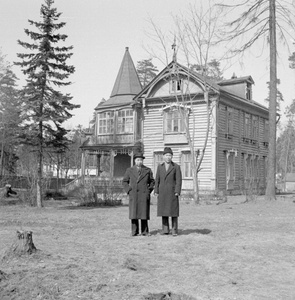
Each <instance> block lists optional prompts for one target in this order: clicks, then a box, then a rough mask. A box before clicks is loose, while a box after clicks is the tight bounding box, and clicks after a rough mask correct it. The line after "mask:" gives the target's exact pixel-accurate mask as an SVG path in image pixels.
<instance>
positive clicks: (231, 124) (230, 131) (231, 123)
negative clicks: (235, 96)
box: [226, 106, 234, 139]
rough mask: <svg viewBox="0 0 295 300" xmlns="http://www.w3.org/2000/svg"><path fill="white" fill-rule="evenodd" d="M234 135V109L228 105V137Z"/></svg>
mask: <svg viewBox="0 0 295 300" xmlns="http://www.w3.org/2000/svg"><path fill="white" fill-rule="evenodd" d="M233 135H234V109H233V108H232V107H229V106H226V137H227V138H228V139H231V138H233Z"/></svg>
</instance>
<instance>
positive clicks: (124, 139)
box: [91, 133, 134, 145]
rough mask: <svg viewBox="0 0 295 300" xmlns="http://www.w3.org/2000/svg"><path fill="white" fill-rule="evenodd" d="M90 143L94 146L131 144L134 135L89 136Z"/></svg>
mask: <svg viewBox="0 0 295 300" xmlns="http://www.w3.org/2000/svg"><path fill="white" fill-rule="evenodd" d="M91 143H92V144H94V145H102V144H104V145H111V144H133V143H134V135H133V134H132V133H125V134H105V135H97V136H91Z"/></svg>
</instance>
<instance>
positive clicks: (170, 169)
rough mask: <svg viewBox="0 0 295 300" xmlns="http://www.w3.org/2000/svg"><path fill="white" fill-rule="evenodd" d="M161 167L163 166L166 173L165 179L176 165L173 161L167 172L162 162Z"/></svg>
mask: <svg viewBox="0 0 295 300" xmlns="http://www.w3.org/2000/svg"><path fill="white" fill-rule="evenodd" d="M161 166H162V169H163V170H164V172H166V175H165V177H166V176H167V175H168V174H169V173H170V172H171V171H172V170H173V169H174V168H175V164H174V162H173V161H171V163H170V166H169V169H168V170H167V171H166V169H165V162H162V163H161Z"/></svg>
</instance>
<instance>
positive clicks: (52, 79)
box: [16, 0, 80, 207]
mask: <svg viewBox="0 0 295 300" xmlns="http://www.w3.org/2000/svg"><path fill="white" fill-rule="evenodd" d="M53 3H54V1H53V0H45V4H42V5H41V10H40V13H41V21H40V22H35V21H32V20H29V23H30V25H32V26H35V27H36V28H37V29H38V31H37V32H34V31H30V30H28V29H25V33H26V34H27V35H28V36H29V37H30V38H31V39H32V40H33V42H32V43H27V42H22V41H18V43H19V44H20V45H21V46H22V47H24V48H25V49H27V50H28V51H30V53H23V54H21V53H19V54H18V57H19V58H20V59H21V60H22V61H21V62H17V63H16V65H19V66H20V67H21V68H22V72H23V73H24V74H25V75H26V76H27V84H26V86H25V87H24V90H23V95H22V96H23V100H24V108H23V112H24V118H25V120H26V125H25V126H24V128H23V129H24V131H23V142H24V143H25V144H29V145H31V146H33V147H35V149H36V154H37V156H38V180H37V187H36V188H37V206H39V207H41V206H43V204H42V194H43V193H42V178H43V157H44V151H46V149H47V148H48V147H55V148H62V147H66V130H65V129H64V128H63V127H62V124H63V122H64V121H66V120H68V119H69V118H71V117H72V115H71V113H70V112H69V111H71V110H73V109H75V108H78V107H80V106H79V105H74V104H72V103H70V100H71V99H72V97H71V96H70V95H69V94H62V92H61V91H60V90H58V88H61V87H64V86H68V85H70V84H71V82H69V81H68V77H69V76H70V74H72V73H74V71H75V68H74V66H71V65H67V64H66V62H67V60H68V59H69V58H70V57H71V56H72V54H73V53H71V50H72V49H73V47H72V46H69V47H66V46H59V45H58V43H60V42H64V41H65V40H66V38H67V35H65V34H60V33H58V32H57V31H58V30H59V29H61V28H62V27H64V26H65V24H66V23H64V22H58V19H59V17H60V15H61V13H58V12H57V9H56V8H53V7H52V4H53Z"/></svg>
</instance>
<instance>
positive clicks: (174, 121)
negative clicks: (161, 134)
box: [164, 108, 184, 133]
mask: <svg viewBox="0 0 295 300" xmlns="http://www.w3.org/2000/svg"><path fill="white" fill-rule="evenodd" d="M180 109H181V108H179V109H173V110H169V111H167V112H166V113H165V126H164V127H165V133H180V132H184V114H183V113H181V111H180Z"/></svg>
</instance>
